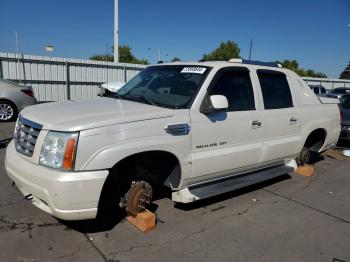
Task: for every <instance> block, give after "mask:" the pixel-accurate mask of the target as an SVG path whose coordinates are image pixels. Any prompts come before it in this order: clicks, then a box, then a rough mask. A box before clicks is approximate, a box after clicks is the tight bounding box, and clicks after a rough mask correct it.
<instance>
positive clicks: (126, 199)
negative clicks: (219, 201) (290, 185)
mask: <svg viewBox="0 0 350 262" xmlns="http://www.w3.org/2000/svg"><path fill="white" fill-rule="evenodd" d="M320 99H324V100H326V99H327V98H320ZM339 133H340V114H339V109H338V106H337V105H336V103H334V104H331V103H330V102H329V101H328V103H325V104H324V103H322V102H321V100H319V98H317V97H316V95H315V94H314V93H313V92H312V90H311V89H310V88H309V87H308V86H307V85H306V84H305V83H304V82H303V80H301V79H300V77H299V76H298V75H296V74H295V73H293V72H292V71H290V70H286V69H283V68H280V66H278V65H277V64H274V63H261V62H252V61H245V60H241V59H232V60H230V61H229V62H199V63H197V62H194V63H171V64H161V65H156V66H150V67H148V68H146V69H145V70H143V71H142V72H141V73H139V74H138V75H137V76H136V77H134V78H133V79H132V80H130V81H129V82H128V83H127V84H126V85H125V86H123V88H122V89H121V90H119V91H118V93H117V95H116V96H115V97H112V98H98V99H96V100H88V101H74V102H73V101H68V102H58V103H48V104H41V105H36V106H32V107H29V108H27V109H25V110H23V111H22V112H21V114H20V116H19V118H18V120H17V124H16V130H15V134H14V139H13V140H12V141H11V143H10V144H9V145H8V147H7V151H6V161H5V165H6V170H7V174H8V176H9V177H10V178H11V180H13V181H14V182H15V184H16V185H17V187H18V188H19V190H20V191H21V192H22V193H23V195H24V196H25V197H26V199H29V200H31V201H32V202H33V204H34V205H36V206H37V207H39V208H40V209H42V210H44V211H46V212H48V213H50V214H52V215H53V216H55V217H57V218H61V219H65V220H79V219H90V218H95V217H96V215H97V212H98V211H100V210H103V208H105V207H119V206H120V207H126V209H127V211H128V212H129V213H130V214H132V215H136V214H137V213H138V212H141V211H143V210H144V209H145V207H146V206H147V204H148V203H149V202H150V201H151V199H152V195H153V191H157V189H159V188H160V187H162V186H164V185H165V186H166V187H168V188H170V189H171V191H172V199H173V201H175V202H182V203H189V202H192V201H195V200H199V199H204V198H207V197H211V196H214V195H217V194H221V193H225V192H228V191H232V190H235V189H238V188H241V187H244V186H247V185H251V184H253V183H258V182H261V181H263V180H267V179H271V178H273V177H276V176H280V175H283V174H286V173H289V172H291V171H293V168H295V166H296V162H295V159H296V158H297V159H299V161H300V162H305V161H307V158H308V153H309V152H310V151H315V152H321V151H323V150H325V149H327V148H330V147H333V146H334V145H335V144H336V142H337V140H338V137H339Z"/></svg>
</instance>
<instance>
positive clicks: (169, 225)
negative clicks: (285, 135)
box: [0, 123, 350, 262]
mask: <svg viewBox="0 0 350 262" xmlns="http://www.w3.org/2000/svg"><path fill="white" fill-rule="evenodd" d="M13 126H14V124H13V123H9V124H0V251H1V252H0V261H168V262H170V261H192V262H193V261H269V262H270V261H333V262H342V261H348V262H349V261H350V173H349V170H350V161H349V160H344V161H340V160H335V159H331V158H325V159H324V160H322V161H320V162H318V163H317V164H316V174H315V176H313V177H303V176H298V175H292V176H287V175H286V176H284V177H282V178H280V179H277V180H273V181H269V182H268V183H264V184H261V185H258V186H254V187H250V188H248V189H245V190H241V191H238V192H233V193H230V194H226V195H223V196H220V197H216V198H213V199H210V200H209V201H204V202H199V203H196V204H193V205H185V206H184V205H174V203H173V202H172V201H170V200H169V199H161V200H158V201H156V206H157V210H156V213H157V217H158V223H157V228H156V230H154V231H151V232H149V233H147V234H143V233H140V232H139V231H137V230H136V229H135V228H134V227H133V226H131V225H130V224H129V223H128V222H126V221H125V220H124V219H122V220H120V219H110V220H108V221H83V222H74V223H72V222H71V223H67V222H62V221H58V220H57V219H55V218H53V217H51V216H50V215H48V214H46V213H44V212H42V211H40V210H39V209H37V208H35V207H34V206H32V205H31V203H29V202H26V201H25V200H24V199H23V197H22V196H21V194H20V193H19V192H18V191H17V190H16V189H15V188H14V187H12V185H11V181H10V180H9V179H8V177H7V176H6V174H5V169H4V164H3V163H4V157H5V146H6V144H7V140H6V139H8V138H11V136H12V130H13Z"/></svg>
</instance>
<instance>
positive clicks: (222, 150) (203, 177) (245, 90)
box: [190, 67, 262, 183]
mask: <svg viewBox="0 0 350 262" xmlns="http://www.w3.org/2000/svg"><path fill="white" fill-rule="evenodd" d="M207 95H208V96H210V95H224V96H225V97H226V98H227V100H228V104H229V107H228V110H227V112H218V113H213V114H210V115H206V114H203V113H201V112H198V111H197V112H195V111H191V112H190V114H191V133H190V134H191V138H192V145H191V152H192V170H193V171H192V174H193V177H192V183H198V182H202V181H207V180H208V179H215V178H220V177H224V176H226V175H231V174H234V173H238V172H244V171H245V170H248V169H250V170H251V169H252V168H254V165H256V164H257V163H258V161H259V158H260V156H261V154H262V141H261V139H262V132H261V111H260V110H257V108H259V99H258V96H257V92H255V90H254V88H253V85H252V82H251V78H250V72H249V70H248V69H247V68H244V67H242V68H241V67H230V68H223V69H221V70H219V71H218V73H217V74H216V76H215V77H214V79H213V81H212V83H211V85H210V86H209V88H208V94H207Z"/></svg>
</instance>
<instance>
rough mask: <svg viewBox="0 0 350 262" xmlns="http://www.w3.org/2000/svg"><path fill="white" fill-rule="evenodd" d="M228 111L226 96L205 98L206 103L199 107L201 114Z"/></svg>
mask: <svg viewBox="0 0 350 262" xmlns="http://www.w3.org/2000/svg"><path fill="white" fill-rule="evenodd" d="M227 109H228V101H227V98H226V96H223V95H212V96H209V97H207V99H206V101H204V103H203V104H202V106H201V110H200V111H201V112H202V113H203V114H212V113H217V112H225V111H227Z"/></svg>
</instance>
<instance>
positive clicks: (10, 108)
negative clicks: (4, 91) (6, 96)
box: [0, 100, 18, 122]
mask: <svg viewBox="0 0 350 262" xmlns="http://www.w3.org/2000/svg"><path fill="white" fill-rule="evenodd" d="M17 114H18V111H17V107H16V105H15V104H14V103H12V102H10V101H8V100H0V122H9V121H13V120H15V119H16V118H17Z"/></svg>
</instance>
